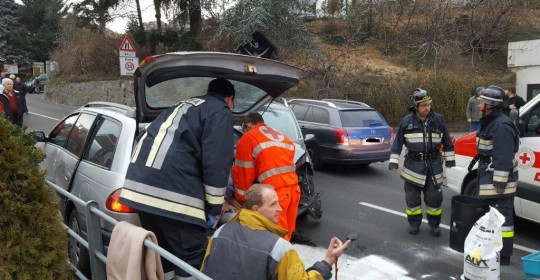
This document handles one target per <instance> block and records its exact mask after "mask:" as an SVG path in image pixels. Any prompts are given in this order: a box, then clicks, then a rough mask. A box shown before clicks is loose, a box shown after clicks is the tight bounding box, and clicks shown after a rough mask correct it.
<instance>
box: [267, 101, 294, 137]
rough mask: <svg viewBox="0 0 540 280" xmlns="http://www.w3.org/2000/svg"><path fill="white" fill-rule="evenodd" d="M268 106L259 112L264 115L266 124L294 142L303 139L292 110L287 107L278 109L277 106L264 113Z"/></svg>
mask: <svg viewBox="0 0 540 280" xmlns="http://www.w3.org/2000/svg"><path fill="white" fill-rule="evenodd" d="M267 106H268V104H267V105H265V106H263V107H261V108H260V109H259V110H258V112H259V113H261V114H262V116H263V119H264V122H265V123H266V124H267V125H269V126H271V127H272V128H274V129H276V130H277V131H279V132H281V133H283V134H285V135H286V136H287V137H289V139H291V140H292V141H296V140H299V139H302V133H301V132H300V129H299V128H298V125H297V123H296V118H295V117H294V114H293V112H292V111H291V110H290V109H288V108H286V107H282V108H278V107H275V106H270V107H269V108H268V109H266V111H265V112H264V109H265V108H266V107H267ZM263 112H264V114H263Z"/></svg>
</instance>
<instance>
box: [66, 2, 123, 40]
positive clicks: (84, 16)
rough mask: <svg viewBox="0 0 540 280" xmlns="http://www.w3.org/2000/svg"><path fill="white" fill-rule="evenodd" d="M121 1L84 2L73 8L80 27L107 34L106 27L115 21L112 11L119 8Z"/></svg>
mask: <svg viewBox="0 0 540 280" xmlns="http://www.w3.org/2000/svg"><path fill="white" fill-rule="evenodd" d="M120 2H121V0H83V1H81V2H80V3H77V4H75V5H74V6H73V12H74V13H75V15H76V16H77V19H78V22H79V25H80V27H88V28H91V29H95V30H97V31H98V32H99V33H100V34H105V25H106V24H107V22H110V21H112V20H113V18H112V16H111V14H110V9H112V8H115V7H117V6H118V5H119V4H120Z"/></svg>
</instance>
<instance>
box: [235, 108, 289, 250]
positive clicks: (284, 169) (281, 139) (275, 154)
mask: <svg viewBox="0 0 540 280" xmlns="http://www.w3.org/2000/svg"><path fill="white" fill-rule="evenodd" d="M244 123H245V126H246V130H247V132H246V133H245V134H244V135H243V136H242V138H240V140H239V141H238V144H237V147H236V158H235V162H234V165H233V170H232V172H233V173H232V174H233V182H234V187H235V197H236V200H238V201H239V202H240V203H243V202H244V194H245V192H246V191H247V190H248V189H249V187H250V186H251V185H253V184H254V183H260V184H268V185H271V186H273V187H274V189H275V190H276V193H277V194H278V197H279V205H280V206H281V208H282V209H283V210H282V211H281V213H280V214H279V220H278V223H277V224H278V226H280V227H282V228H283V229H285V230H287V231H288V232H287V235H286V236H285V237H284V238H285V239H286V240H287V241H289V240H291V236H292V233H293V232H294V229H295V227H296V214H297V213H298V203H299V202H300V187H299V186H298V176H297V175H296V166H295V164H294V149H295V147H294V142H293V141H291V140H290V139H289V138H288V137H287V136H285V135H283V134H282V133H281V132H279V131H277V130H274V129H272V128H271V127H270V126H267V125H266V124H265V123H264V120H263V118H262V116H261V114H259V113H255V112H252V113H249V114H248V115H247V116H246V119H245V121H244Z"/></svg>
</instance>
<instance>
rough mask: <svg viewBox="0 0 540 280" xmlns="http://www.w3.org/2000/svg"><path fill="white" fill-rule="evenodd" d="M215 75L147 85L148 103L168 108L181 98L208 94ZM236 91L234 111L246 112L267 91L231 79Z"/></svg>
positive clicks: (154, 106)
mask: <svg viewBox="0 0 540 280" xmlns="http://www.w3.org/2000/svg"><path fill="white" fill-rule="evenodd" d="M213 79H215V78H213V77H211V78H210V77H184V78H177V79H171V80H166V81H164V82H161V83H159V84H157V85H154V86H153V87H146V89H145V91H146V103H147V104H148V106H150V107H152V108H154V109H159V108H168V107H170V106H173V105H175V104H176V103H178V102H179V101H181V100H186V99H189V98H191V97H195V96H201V95H205V94H206V90H207V89H208V84H209V83H210V81H212V80H213ZM229 81H230V82H231V83H232V84H233V85H234V89H235V91H236V94H235V97H234V109H233V112H245V111H246V110H248V109H249V108H251V107H252V106H253V104H254V103H256V102H257V101H259V100H260V99H261V98H262V97H263V96H265V95H266V92H265V91H263V90H261V89H260V88H258V87H255V86H252V85H250V84H246V83H243V82H238V81H233V80H229Z"/></svg>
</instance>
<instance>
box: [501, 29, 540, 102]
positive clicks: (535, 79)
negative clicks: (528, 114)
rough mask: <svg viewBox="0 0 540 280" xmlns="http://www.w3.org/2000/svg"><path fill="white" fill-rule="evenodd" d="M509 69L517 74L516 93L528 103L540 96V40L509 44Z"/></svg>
mask: <svg viewBox="0 0 540 280" xmlns="http://www.w3.org/2000/svg"><path fill="white" fill-rule="evenodd" d="M508 68H510V70H511V71H513V72H514V73H516V93H517V94H518V95H519V96H521V97H523V99H525V100H526V101H529V100H531V99H532V98H533V97H535V96H536V95H538V94H540V39H538V40H529V41H519V42H510V43H508Z"/></svg>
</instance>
